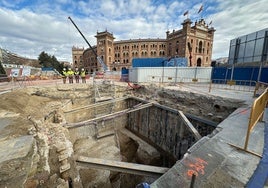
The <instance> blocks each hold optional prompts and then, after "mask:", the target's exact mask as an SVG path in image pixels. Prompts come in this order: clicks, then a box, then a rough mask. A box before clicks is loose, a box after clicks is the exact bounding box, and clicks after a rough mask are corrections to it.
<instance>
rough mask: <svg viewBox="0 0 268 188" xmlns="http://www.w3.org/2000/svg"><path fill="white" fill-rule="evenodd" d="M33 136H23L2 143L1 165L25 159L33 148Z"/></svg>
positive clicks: (0, 146)
mask: <svg viewBox="0 0 268 188" xmlns="http://www.w3.org/2000/svg"><path fill="white" fill-rule="evenodd" d="M33 142H34V138H33V137H32V136H22V137H18V138H14V139H10V140H5V141H2V142H0V163H3V162H4V161H7V160H13V159H17V158H23V157H25V156H26V155H27V154H28V153H29V152H30V151H31V149H32V147H33Z"/></svg>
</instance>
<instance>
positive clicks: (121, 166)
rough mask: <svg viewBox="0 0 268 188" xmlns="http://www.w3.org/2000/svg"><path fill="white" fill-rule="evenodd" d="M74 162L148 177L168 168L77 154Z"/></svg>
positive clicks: (80, 165) (156, 175)
mask: <svg viewBox="0 0 268 188" xmlns="http://www.w3.org/2000/svg"><path fill="white" fill-rule="evenodd" d="M76 162H77V166H79V167H85V168H97V169H103V170H110V171H116V172H124V173H129V174H136V175H142V176H150V177H160V176H161V175H162V174H164V173H166V172H167V171H168V170H169V168H165V167H156V166H149V165H141V164H135V163H127V162H120V161H113V160H107V159H99V158H91V157H84V156H77V157H76Z"/></svg>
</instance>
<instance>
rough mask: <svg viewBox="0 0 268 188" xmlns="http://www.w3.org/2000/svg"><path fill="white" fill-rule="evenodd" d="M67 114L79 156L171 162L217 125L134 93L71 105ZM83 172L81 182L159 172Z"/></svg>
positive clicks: (121, 183) (111, 182) (126, 181)
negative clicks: (73, 106)
mask: <svg viewBox="0 0 268 188" xmlns="http://www.w3.org/2000/svg"><path fill="white" fill-rule="evenodd" d="M181 116H183V117H181ZM187 117H188V118H189V119H191V121H192V122H194V124H195V126H193V124H192V123H191V122H190V121H187ZM65 119H66V125H65V127H67V128H68V130H69V132H70V135H71V142H72V143H73V145H74V153H75V155H76V156H84V157H94V158H100V159H110V160H114V161H124V162H129V163H136V164H144V165H150V166H157V167H167V168H170V167H172V166H173V165H174V164H175V163H176V161H177V160H179V159H181V158H182V157H183V155H184V154H185V153H186V151H187V149H189V148H190V147H191V146H192V145H193V144H194V143H196V142H197V141H198V139H200V136H201V135H202V136H206V135H208V134H211V133H212V132H213V130H214V129H215V128H216V123H213V122H212V121H208V120H204V119H202V118H199V117H196V116H194V115H190V114H188V115H186V116H185V115H184V114H183V113H182V112H179V111H178V110H175V109H172V108H170V107H166V106H163V105H160V104H158V103H151V102H149V101H146V100H144V99H141V98H138V97H133V96H132V97H124V98H118V99H114V100H109V101H105V102H100V103H97V104H92V105H88V106H86V107H81V108H76V109H70V110H67V111H65ZM187 123H188V124H190V127H189V125H188V124H187ZM193 129H194V130H193ZM194 131H198V132H200V133H201V135H195V132H194ZM198 136H199V137H198ZM79 174H80V177H81V181H82V185H83V187H100V186H104V187H105V186H107V187H109V186H111V187H135V186H136V185H138V184H139V183H141V182H147V183H152V182H154V181H155V180H156V179H157V178H158V177H160V175H159V176H142V175H133V174H132V173H122V172H114V171H109V169H107V170H99V169H94V168H92V167H91V168H81V169H79Z"/></svg>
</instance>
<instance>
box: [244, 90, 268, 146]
mask: <svg viewBox="0 0 268 188" xmlns="http://www.w3.org/2000/svg"><path fill="white" fill-rule="evenodd" d="M267 102H268V89H266V90H265V92H263V94H262V95H261V96H259V97H258V98H257V99H256V100H255V101H254V103H253V105H252V108H251V112H250V117H249V123H248V131H247V137H246V140H245V146H244V150H247V147H248V140H249V136H250V132H251V130H252V129H253V128H254V126H255V125H256V124H257V123H258V121H259V120H260V119H262V118H263V114H264V110H265V107H266V105H267Z"/></svg>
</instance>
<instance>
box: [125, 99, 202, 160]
mask: <svg viewBox="0 0 268 188" xmlns="http://www.w3.org/2000/svg"><path fill="white" fill-rule="evenodd" d="M138 103H139V101H137V100H134V99H132V100H131V99H129V100H128V105H129V106H134V105H135V104H138ZM127 128H128V129H129V130H131V131H132V132H134V133H136V134H138V135H139V136H141V137H143V138H144V139H145V140H146V141H148V142H150V143H151V144H153V145H154V146H156V147H157V148H161V150H162V151H163V152H165V153H167V154H168V155H169V156H172V157H173V158H174V159H175V160H177V159H180V158H182V156H183V155H184V154H185V153H186V151H187V149H188V148H189V147H191V146H192V145H193V144H194V143H195V142H196V141H197V140H196V139H195V137H194V134H193V133H192V132H191V131H190V130H189V128H188V127H187V126H186V124H185V123H184V121H183V119H182V117H180V115H179V113H178V111H176V110H172V109H169V108H166V107H163V106H161V105H154V106H152V107H148V108H145V109H142V110H139V111H136V112H132V113H130V114H129V115H128V125H127Z"/></svg>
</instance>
